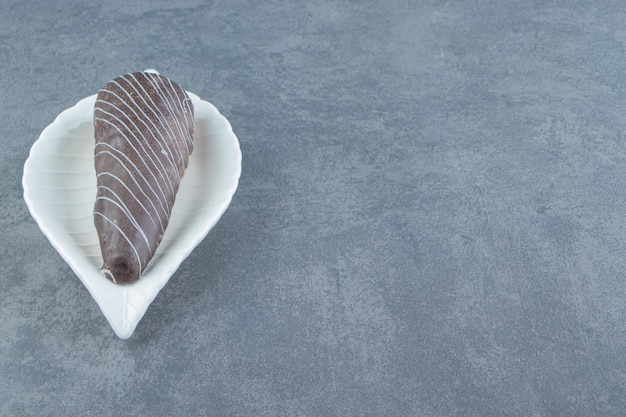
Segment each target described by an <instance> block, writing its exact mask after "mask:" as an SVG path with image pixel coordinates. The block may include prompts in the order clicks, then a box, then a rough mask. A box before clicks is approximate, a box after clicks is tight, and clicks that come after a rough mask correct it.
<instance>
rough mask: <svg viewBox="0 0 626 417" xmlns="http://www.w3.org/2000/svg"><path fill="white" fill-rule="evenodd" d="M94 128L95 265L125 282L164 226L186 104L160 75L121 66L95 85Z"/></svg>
mask: <svg viewBox="0 0 626 417" xmlns="http://www.w3.org/2000/svg"><path fill="white" fill-rule="evenodd" d="M94 128H95V139H96V146H95V166H96V175H97V185H98V192H97V197H96V202H95V205H94V223H95V226H96V230H97V232H98V237H99V240H100V248H101V251H102V258H103V260H104V265H103V267H102V272H103V274H104V275H105V276H106V277H107V278H108V279H109V280H111V281H113V282H114V283H129V282H133V281H136V280H138V279H139V278H140V277H141V274H142V272H143V271H144V270H145V269H146V266H147V265H148V262H149V261H150V259H151V258H152V257H153V256H154V253H155V251H156V249H157V246H158V245H159V243H160V242H161V239H162V237H163V234H164V233H165V230H166V228H167V225H168V222H169V218H170V214H171V212H172V207H173V206H174V200H175V198H176V193H177V191H178V187H179V185H180V180H181V178H182V177H183V174H184V172H185V169H186V168H187V165H188V163H189V155H190V154H191V152H192V150H193V133H194V115H193V105H192V103H191V99H190V98H189V97H188V96H187V94H186V93H185V90H183V89H182V88H181V87H180V86H179V85H178V84H176V83H174V82H172V81H170V80H169V79H167V78H165V77H162V76H160V75H158V74H156V73H151V72H135V73H132V74H126V75H123V76H121V77H118V78H115V79H114V80H112V81H110V82H109V83H107V84H106V85H105V86H104V87H103V88H102V89H101V90H100V91H99V92H98V96H97V100H96V105H95V110H94Z"/></svg>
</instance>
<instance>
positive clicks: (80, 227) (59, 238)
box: [22, 93, 241, 339]
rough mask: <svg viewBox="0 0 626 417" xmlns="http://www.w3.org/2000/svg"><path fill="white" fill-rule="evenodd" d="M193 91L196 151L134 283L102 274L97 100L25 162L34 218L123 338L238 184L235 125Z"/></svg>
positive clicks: (47, 133) (63, 117) (60, 123)
mask: <svg viewBox="0 0 626 417" xmlns="http://www.w3.org/2000/svg"><path fill="white" fill-rule="evenodd" d="M188 94H189V97H190V98H191V100H192V102H193V105H194V112H195V135H194V151H193V153H192V154H191V157H190V160H189V167H188V168H187V171H186V173H185V176H184V177H183V179H182V181H181V184H180V188H179V190H178V194H177V196H176V203H175V204H174V208H173V210H172V215H171V217H170V223H169V226H168V228H167V230H166V232H165V235H164V236H163V240H162V241H161V244H160V245H159V247H158V249H157V251H156V254H155V256H154V257H153V259H152V260H151V261H150V263H149V265H148V267H147V268H146V270H145V271H144V273H143V275H142V277H141V279H139V281H136V282H134V283H132V284H128V285H116V284H113V283H111V282H109V281H108V280H107V279H106V278H105V277H104V276H103V275H102V274H101V273H100V268H101V266H102V256H101V254H100V245H99V242H98V235H97V233H96V229H95V226H94V223H93V205H94V201H95V197H96V172H95V168H94V146H95V140H94V130H93V108H94V104H95V100H96V96H95V95H93V96H90V97H87V98H84V99H83V100H81V101H79V102H78V103H77V104H76V105H75V106H74V107H71V108H69V109H67V110H65V111H64V112H62V113H61V114H60V115H59V116H58V117H57V118H56V119H55V120H54V122H53V123H52V124H50V125H49V126H48V127H46V128H45V129H44V130H43V132H42V133H41V136H40V137H39V139H38V140H37V141H36V142H35V144H34V145H33V147H32V148H31V151H30V156H29V157H28V159H27V160H26V163H25V164H24V176H23V178H22V185H23V187H24V200H25V201H26V204H27V205H28V208H29V210H30V213H31V215H32V216H33V218H34V219H35V221H36V222H37V224H38V225H39V228H40V229H41V230H42V232H43V233H44V235H46V237H47V238H48V240H49V241H50V243H51V244H52V246H54V248H55V249H56V250H57V251H58V252H59V254H60V255H61V256H62V257H63V259H64V260H65V261H66V262H67V263H68V264H69V266H70V267H71V268H72V270H73V271H74V273H76V275H77V276H78V277H79V278H80V280H81V281H82V283H83V284H84V285H85V287H87V289H88V290H89V292H90V294H91V295H92V297H93V298H94V299H95V300H96V302H97V303H98V306H99V307H100V309H101V310H102V312H103V314H104V316H105V317H106V318H107V320H108V321H109V323H110V324H111V327H112V328H113V330H114V331H115V333H116V334H117V335H118V336H119V337H120V338H121V339H127V338H129V337H130V336H131V335H132V334H133V331H134V330H135V327H137V324H138V323H139V321H140V320H141V318H142V317H143V315H144V313H145V312H146V310H147V309H148V306H149V305H150V303H152V301H153V300H154V298H155V297H156V296H157V294H158V292H159V291H160V290H161V289H162V288H163V286H164V285H165V284H166V283H167V281H168V280H169V279H170V277H171V276H172V274H174V272H176V270H177V269H178V267H179V266H180V264H181V263H182V262H183V261H184V260H185V258H186V257H187V256H188V255H189V254H190V253H191V251H192V250H193V249H194V248H195V247H196V246H197V245H198V244H199V243H200V242H201V241H202V240H203V239H204V237H205V236H206V235H207V233H208V232H209V230H211V228H212V227H213V226H214V225H215V223H217V221H218V220H219V218H220V216H221V215H222V213H224V211H225V210H226V208H227V207H228V205H229V204H230V201H231V199H232V196H233V194H234V193H235V190H236V189H237V185H238V182H239V176H240V174H241V150H240V148H239V142H238V140H237V137H236V136H235V134H234V133H233V131H232V128H231V126H230V123H229V122H228V120H226V118H225V117H224V116H222V115H221V114H220V113H219V111H218V110H217V109H216V108H215V107H214V106H213V105H212V104H211V103H209V102H207V101H203V100H201V99H200V98H199V97H198V96H196V95H195V94H192V93H188Z"/></svg>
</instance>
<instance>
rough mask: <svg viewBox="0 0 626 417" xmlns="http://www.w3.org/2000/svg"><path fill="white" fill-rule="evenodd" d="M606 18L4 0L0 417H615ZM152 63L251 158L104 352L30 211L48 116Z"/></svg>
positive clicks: (378, 7) (576, 11)
mask: <svg viewBox="0 0 626 417" xmlns="http://www.w3.org/2000/svg"><path fill="white" fill-rule="evenodd" d="M625 21H626V5H625V3H624V2H623V1H600V2H595V1H568V2H562V1H549V0H548V1H496V0H484V1H483V0H468V1H465V0H450V1H400V0H397V1H396V0H393V1H390V2H356V1H345V0H344V1H335V2H332V1H307V2H302V1H293V2H288V1H266V2H246V1H219V0H216V1H201V0H181V1H177V2H173V1H169V0H168V1H165V0H157V1H152V2H129V1H120V0H113V1H106V2H86V1H85V2H81V1H78V0H59V1H43V0H38V1H17V0H0V70H1V74H2V76H1V77H0V141H1V143H2V148H1V150H0V168H1V170H2V175H0V189H1V191H2V199H1V200H0V270H1V271H2V274H1V279H0V317H1V318H2V319H1V320H0V334H1V335H2V337H1V339H0V415H2V416H67V415H72V416H83V415H85V416H87V415H89V416H121V415H124V416H157V415H159V416H165V415H167V416H204V415H210V416H365V415H371V416H624V415H626V307H625V306H626V280H625V273H626V192H625V190H626V177H625V172H626V143H625V140H624V139H625V136H624V131H625V130H626V117H625V115H626V87H625V86H626V83H625V80H626V77H625V76H624V74H625V73H626V71H625V63H626V29H625V28H624V22H625ZM146 68H157V69H159V70H160V72H161V73H162V74H163V75H166V76H168V77H171V78H172V79H174V80H175V81H178V82H179V83H181V84H182V85H183V86H184V87H185V88H186V89H188V90H190V91H193V92H195V93H196V94H198V95H200V96H201V97H203V98H204V99H206V100H209V101H211V102H212V103H214V104H215V105H216V106H217V107H218V108H219V109H220V110H221V111H222V113H223V114H224V115H225V116H226V117H227V118H228V119H229V120H230V122H231V123H232V125H233V128H234V130H235V132H236V133H237V135H238V136H239V140H240V142H241V147H242V151H243V173H242V177H241V181H240V187H239V190H238V191H237V194H236V195H235V198H234V200H233V202H232V205H231V207H230V208H229V210H228V211H227V212H226V213H225V215H224V217H223V218H222V219H221V221H220V222H219V223H218V225H217V226H216V227H215V229H214V230H213V231H212V232H211V233H210V234H209V236H208V237H207V238H206V239H205V240H204V241H203V243H202V244H200V246H199V247H198V248H197V249H196V250H195V251H194V252H193V253H192V254H191V256H190V257H189V258H188V259H187V260H186V261H185V262H184V263H183V265H182V266H181V268H180V269H179V270H178V272H177V273H176V274H175V275H174V276H173V277H172V279H171V281H170V282H169V284H168V285H167V286H166V287H165V288H164V290H163V291H162V292H161V293H160V294H159V296H158V297H157V299H156V300H155V302H154V303H153V304H152V306H151V307H150V308H149V309H148V311H147V313H146V315H145V316H144V318H143V320H142V321H141V323H140V324H139V326H138V327H137V330H136V332H135V334H134V336H133V337H132V338H131V339H129V340H127V341H121V340H119V339H118V338H117V337H116V336H115V335H114V333H113V331H112V330H111V328H110V327H109V325H108V323H107V322H106V320H105V318H104V317H103V316H102V314H101V313H100V310H99V309H98V307H97V305H96V304H95V302H94V301H93V300H92V298H91V297H90V296H89V294H88V292H87V290H86V289H85V288H84V287H83V286H82V284H81V283H80V281H79V280H78V279H77V278H76V276H75V275H74V274H73V273H72V271H71V270H70V268H69V267H68V266H67V265H66V264H65V263H64V261H63V260H62V259H61V257H60V256H59V255H58V254H57V253H56V252H55V250H54V249H53V248H52V246H51V245H50V244H49V242H48V241H47V240H46V238H45V237H44V236H43V234H42V233H41V232H40V231H39V229H38V227H37V225H36V224H35V222H34V221H33V220H32V218H31V217H30V215H29V213H28V210H27V208H26V205H25V203H24V201H23V199H22V187H21V175H22V167H23V164H24V161H25V159H26V157H27V155H28V152H29V149H30V146H31V145H32V144H33V142H34V141H35V140H36V139H37V137H38V135H39V133H40V132H41V130H42V129H43V128H44V127H45V126H46V125H48V124H49V123H51V122H52V120H53V119H54V118H55V116H56V115H57V114H59V113H60V112H61V111H62V110H64V109H66V108H68V107H70V106H72V105H74V104H75V103H76V102H77V101H78V100H79V99H81V98H83V97H85V96H88V95H91V94H94V93H95V92H96V91H97V89H99V88H100V87H101V86H102V85H103V84H104V83H106V82H107V81H109V80H110V79H111V78H113V77H115V76H117V75H120V74H123V73H126V72H130V71H136V70H143V69H146Z"/></svg>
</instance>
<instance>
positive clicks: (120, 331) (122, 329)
mask: <svg viewBox="0 0 626 417" xmlns="http://www.w3.org/2000/svg"><path fill="white" fill-rule="evenodd" d="M126 324H128V323H126ZM111 327H112V328H113V331H114V332H115V335H116V336H117V337H119V338H120V339H122V340H128V339H129V338H130V337H131V336H132V335H133V333H134V332H135V328H136V327H137V324H136V323H135V325H134V326H132V327H131V326H117V327H116V326H113V325H112V324H111Z"/></svg>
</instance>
